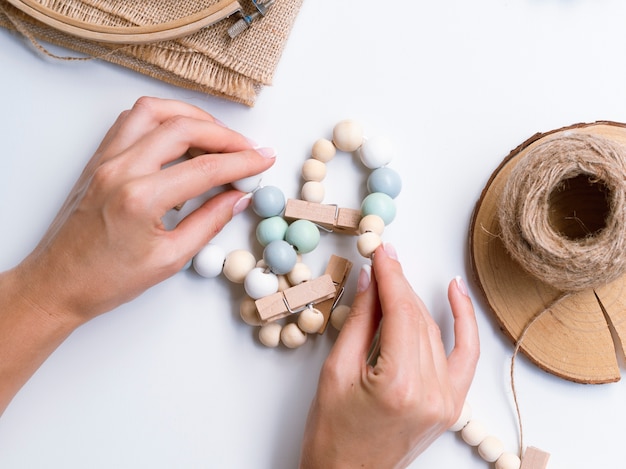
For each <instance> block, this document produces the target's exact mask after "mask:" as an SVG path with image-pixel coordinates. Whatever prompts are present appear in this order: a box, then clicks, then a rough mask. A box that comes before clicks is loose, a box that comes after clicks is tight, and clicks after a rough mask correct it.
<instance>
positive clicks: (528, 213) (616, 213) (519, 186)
mask: <svg viewBox="0 0 626 469" xmlns="http://www.w3.org/2000/svg"><path fill="white" fill-rule="evenodd" d="M577 176H583V177H585V178H588V181H589V184H593V185H596V186H598V187H599V188H601V189H602V190H603V191H604V192H605V195H606V203H607V207H608V213H607V216H606V218H605V220H604V226H603V227H602V228H601V229H599V230H597V231H595V232H589V233H588V234H587V235H586V236H583V237H579V238H578V237H577V238H575V239H571V238H569V237H568V236H566V235H564V234H563V233H561V232H559V230H557V229H556V228H555V226H553V223H552V222H551V217H550V212H551V210H552V208H553V207H552V203H551V197H552V196H553V195H554V194H555V193H556V192H558V191H562V190H563V189H566V187H564V186H567V184H568V183H569V182H570V181H572V180H573V179H574V178H576V177H577ZM498 217H499V220H500V226H501V228H502V231H501V239H502V242H503V243H504V245H505V247H506V248H507V250H508V252H509V253H510V255H511V257H513V259H515V260H516V261H517V262H518V263H519V264H520V265H521V266H522V267H524V268H525V269H526V270H527V271H528V272H529V273H530V274H531V275H533V276H535V277H537V278H539V279H540V280H542V281H544V282H546V283H548V284H549V285H552V286H553V287H555V288H557V289H559V290H561V291H565V292H572V291H580V290H584V289H587V288H594V287H597V286H600V285H606V284H608V283H609V282H611V281H613V280H615V279H617V278H618V277H620V276H622V275H623V274H624V272H625V271H626V154H625V149H624V148H623V147H621V146H619V145H618V144H616V143H614V142H613V141H611V140H608V139H606V138H603V137H599V136H595V135H592V134H580V133H569V134H565V135H562V136H558V137H554V138H551V139H548V140H546V141H545V142H542V143H541V144H539V145H538V146H537V147H536V148H535V149H534V150H533V151H531V152H529V153H528V154H527V155H526V157H525V158H524V160H523V161H520V163H519V164H518V165H517V166H516V167H515V168H514V170H513V171H512V173H511V176H510V178H509V180H508V182H507V184H506V186H505V188H504V192H503V194H502V198H501V203H500V206H499V207H498Z"/></svg>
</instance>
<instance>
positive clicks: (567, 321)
mask: <svg viewBox="0 0 626 469" xmlns="http://www.w3.org/2000/svg"><path fill="white" fill-rule="evenodd" d="M560 132H584V133H593V134H597V135H599V136H603V137H606V138H610V139H613V140H615V141H617V142H618V143H621V144H624V145H626V124H622V123H617V122H609V121H599V122H595V123H591V124H575V125H572V126H569V127H564V128H561V129H558V130H554V131H551V132H547V133H538V134H535V135H534V136H532V137H531V138H530V139H528V140H527V141H525V142H524V143H523V144H521V145H520V146H519V147H517V148H516V149H514V150H513V151H512V152H511V153H510V154H509V155H508V156H507V157H506V158H505V159H504V161H503V162H502V163H501V164H500V166H499V167H498V168H497V169H496V170H495V171H494V173H493V174H492V175H491V177H490V179H489V181H488V183H487V185H486V187H485V188H484V189H483V192H482V194H481V197H480V199H479V201H478V203H477V204H476V207H475V209H474V212H473V214H472V219H471V223H470V236H469V244H470V246H469V247H470V249H469V251H470V263H471V267H472V270H473V273H474V278H475V281H476V283H477V284H478V286H479V288H480V290H481V292H482V294H483V295H484V297H485V299H486V301H487V303H488V306H489V308H490V309H491V310H492V312H493V314H494V315H495V317H496V319H497V321H498V323H499V325H500V327H501V329H502V330H503V332H504V333H505V334H506V335H507V336H508V338H509V339H510V340H511V341H512V342H513V343H516V342H517V341H518V339H519V337H520V335H521V333H522V331H523V330H524V328H525V326H526V325H527V324H528V323H529V322H530V321H531V320H532V319H533V317H535V316H536V315H537V314H538V313H541V312H542V311H545V312H544V313H543V314H541V316H540V317H539V319H537V321H536V322H535V323H534V324H533V325H532V326H531V327H530V329H529V330H528V332H527V333H526V335H525V336H524V339H523V341H522V343H521V345H520V350H521V351H522V353H524V354H525V355H526V356H527V357H528V358H529V359H530V360H531V361H532V362H533V363H535V364H536V365H537V366H538V367H540V368H541V369H543V370H545V371H547V372H549V373H552V374H554V375H556V376H559V377H561V378H564V379H568V380H571V381H574V382H579V383H593V384H600V383H608V382H615V381H618V380H619V379H620V372H619V366H618V361H617V357H616V347H615V344H614V343H613V337H612V334H611V327H614V328H615V331H616V335H617V336H618V337H619V339H620V341H621V342H622V344H626V297H625V296H626V278H620V279H618V280H617V281H615V282H612V283H611V284H609V285H606V286H604V287H602V288H597V289H595V290H592V289H589V290H586V291H582V292H578V293H575V294H569V295H566V296H565V297H563V292H560V291H558V290H556V289H555V288H553V287H552V286H550V285H547V284H545V283H543V282H542V281H541V280H539V279H537V278H535V277H533V276H531V275H530V274H528V273H527V272H526V271H525V270H524V268H523V267H522V266H521V265H519V264H517V263H516V262H515V261H514V260H513V259H512V258H511V257H510V255H509V254H508V252H507V250H506V248H505V246H504V245H503V243H502V242H501V241H500V238H499V236H498V235H499V233H500V226H499V222H498V219H497V218H498V217H497V206H498V204H499V200H500V195H501V193H502V191H503V188H504V185H505V184H506V182H507V180H508V177H509V175H510V174H511V171H512V169H513V168H514V167H515V166H516V164H517V163H518V162H519V161H520V160H521V159H522V158H524V156H525V155H526V154H527V153H528V152H529V151H530V150H532V149H533V148H534V147H535V146H537V145H538V144H539V143H540V142H542V141H543V140H544V139H546V138H551V137H554V136H555V135H556V134H558V133H560ZM590 275H593V272H590ZM559 298H560V300H559ZM557 300H558V301H557ZM619 347H620V353H623V349H622V345H621V344H620V345H619Z"/></svg>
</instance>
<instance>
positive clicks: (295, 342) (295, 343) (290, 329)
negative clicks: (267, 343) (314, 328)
mask: <svg viewBox="0 0 626 469" xmlns="http://www.w3.org/2000/svg"><path fill="white" fill-rule="evenodd" d="M306 338H307V335H306V333H305V332H303V331H302V330H300V328H299V327H298V325H297V324H296V323H295V322H291V323H289V324H286V325H285V327H283V329H282V330H281V331H280V340H281V342H282V343H283V345H284V346H285V347H288V348H297V347H300V346H301V345H303V344H304V343H305V342H306Z"/></svg>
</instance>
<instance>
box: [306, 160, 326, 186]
mask: <svg viewBox="0 0 626 469" xmlns="http://www.w3.org/2000/svg"><path fill="white" fill-rule="evenodd" d="M325 177H326V165H325V164H324V163H322V162H321V161H319V160H314V159H313V158H309V159H308V160H306V161H305V162H304V164H303V165H302V179H304V180H305V181H317V182H321V181H323V180H324V178H325Z"/></svg>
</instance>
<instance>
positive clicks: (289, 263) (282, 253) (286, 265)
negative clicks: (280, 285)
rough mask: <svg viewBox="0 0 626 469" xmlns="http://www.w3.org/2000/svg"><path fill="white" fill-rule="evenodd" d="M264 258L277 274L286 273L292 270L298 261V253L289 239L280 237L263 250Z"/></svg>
mask: <svg viewBox="0 0 626 469" xmlns="http://www.w3.org/2000/svg"><path fill="white" fill-rule="evenodd" d="M263 260H264V261H265V263H266V264H267V266H268V267H269V268H270V270H271V271H272V272H273V273H275V274H276V275H284V274H286V273H288V272H291V270H292V269H293V266H294V265H296V262H298V255H297V254H296V251H295V250H294V248H293V246H291V245H290V244H289V243H288V242H287V241H283V240H282V239H278V240H276V241H272V242H271V243H269V244H268V245H267V246H265V250H264V251H263Z"/></svg>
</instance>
